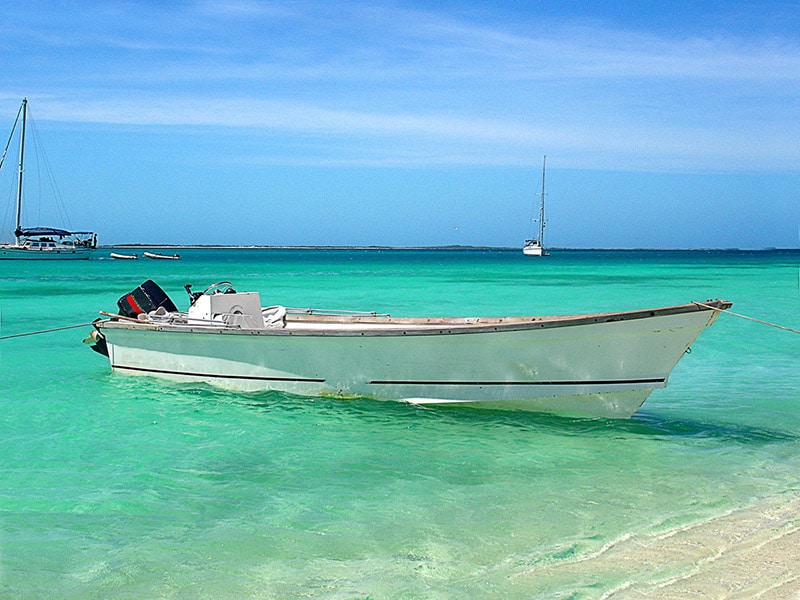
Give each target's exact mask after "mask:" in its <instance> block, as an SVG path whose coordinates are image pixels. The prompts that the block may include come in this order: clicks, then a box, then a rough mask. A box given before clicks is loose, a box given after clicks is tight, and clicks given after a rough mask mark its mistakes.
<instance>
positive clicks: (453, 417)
mask: <svg viewBox="0 0 800 600" xmlns="http://www.w3.org/2000/svg"><path fill="white" fill-rule="evenodd" d="M103 377H107V378H109V379H111V380H113V381H114V385H115V387H116V386H117V385H119V386H122V387H123V388H125V390H124V391H122V393H123V394H124V395H126V396H128V397H131V398H142V397H145V398H151V399H152V400H153V401H156V402H159V403H162V402H163V403H170V402H176V403H178V404H180V405H186V404H187V403H188V404H191V405H192V407H193V409H194V410H196V411H203V410H208V411H210V412H214V411H216V410H218V409H219V408H220V407H223V406H241V407H243V408H245V409H247V410H252V411H258V412H260V413H265V414H266V413H273V414H281V413H282V414H295V413H301V412H303V413H309V412H310V413H312V414H313V415H314V416H315V417H317V418H320V419H326V418H332V419H333V420H340V419H349V420H352V419H358V420H359V421H363V422H364V424H365V425H378V426H380V424H381V423H383V424H390V425H391V426H393V427H396V426H398V425H400V426H402V427H412V426H413V427H415V428H416V427H424V426H425V425H426V424H432V425H434V424H435V425H437V426H452V427H454V428H459V429H460V430H461V433H462V434H464V433H468V432H469V430H470V429H472V430H474V432H475V434H476V435H478V434H479V433H481V432H485V431H486V430H487V429H505V430H510V431H521V432H531V433H534V434H535V433H542V434H547V435H557V436H571V437H573V436H574V437H577V436H580V437H584V438H592V437H596V438H598V439H609V438H617V437H619V438H649V439H655V440H663V441H667V442H670V441H680V442H697V443H733V444H739V445H742V446H750V447H752V446H763V445H769V444H776V443H777V444H781V443H796V442H800V436H799V435H797V434H794V433H791V432H788V431H782V430H780V429H767V428H764V427H756V426H750V425H746V424H741V423H729V422H718V421H711V420H708V421H704V420H698V419H691V418H686V419H682V418H673V417H664V416H660V415H657V414H654V413H648V412H640V413H637V414H636V415H634V416H633V417H631V418H630V419H607V418H602V417H569V416H563V415H558V414H550V413H539V412H533V411H520V410H505V409H494V408H484V407H476V406H456V405H418V404H410V403H404V402H393V401H385V400H377V399H374V398H369V397H363V396H352V397H340V396H302V395H297V394H291V393H288V392H280V391H254V392H239V391H231V390H226V389H222V388H219V387H216V386H214V385H210V384H206V383H202V382H195V383H186V382H172V381H165V380H162V379H155V378H150V377H136V378H130V377H127V376H118V375H116V374H113V373H107V374H104V376H103ZM131 388H135V389H131Z"/></svg>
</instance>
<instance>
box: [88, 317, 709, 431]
mask: <svg viewBox="0 0 800 600" xmlns="http://www.w3.org/2000/svg"><path fill="white" fill-rule="evenodd" d="M678 308H681V309H680V310H678ZM717 314H718V312H716V311H710V310H702V309H701V308H699V307H697V306H695V305H685V306H684V307H672V308H671V309H657V310H655V311H641V312H636V313H616V314H611V315H608V314H607V315H589V316H584V317H574V318H557V319H553V320H540V319H534V318H531V319H530V321H529V322H523V321H514V320H511V319H510V320H508V321H507V322H504V321H503V320H502V319H500V320H497V321H498V322H497V323H496V324H493V325H485V326H471V327H462V326H457V325H453V326H448V324H447V323H446V322H445V321H442V325H441V326H440V327H439V326H437V327H426V328H414V327H398V328H394V329H392V328H384V329H373V330H370V329H364V328H352V329H335V328H321V329H317V330H313V329H302V328H298V327H294V328H293V327H292V326H287V328H285V329H259V330H255V329H250V330H248V329H228V328H213V327H192V326H188V325H166V324H165V325H158V324H147V325H140V324H138V323H126V322H124V321H113V320H112V321H101V322H99V323H98V324H97V327H98V330H99V331H100V332H101V334H102V335H103V336H104V338H105V342H106V344H107V347H108V356H109V359H110V363H111V366H112V368H113V369H114V370H116V371H119V372H124V373H131V374H142V375H153V376H158V377H165V378H169V379H174V380H181V381H203V382H208V383H211V384H214V385H218V386H221V387H225V388H228V389H234V390H241V391H256V390H278V391H283V392H289V393H293V394H300V395H306V396H313V395H326V396H348V397H349V396H364V397H372V398H377V399H383V400H400V401H406V402H411V403H415V404H469V405H479V406H484V407H493V408H514V409H520V408H524V409H528V410H533V411H542V412H556V413H560V414H569V415H582V416H601V417H609V418H627V417H630V416H631V415H632V414H634V413H635V412H636V411H637V410H638V409H639V407H640V406H641V405H642V403H643V402H644V401H645V400H646V399H647V397H648V395H649V394H650V393H651V392H652V391H653V390H655V389H659V388H663V387H665V386H666V383H667V378H668V377H669V373H670V371H671V370H672V368H673V367H674V366H675V364H676V363H677V362H678V360H679V359H680V358H681V357H682V356H683V354H684V353H685V352H686V350H687V348H688V347H689V346H690V345H691V344H692V343H693V342H694V340H695V339H696V338H697V336H698V335H699V334H700V332H701V331H702V330H703V329H704V328H705V327H707V326H708V325H710V324H711V323H712V322H713V321H714V319H715V318H716V316H717Z"/></svg>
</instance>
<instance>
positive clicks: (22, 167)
mask: <svg viewBox="0 0 800 600" xmlns="http://www.w3.org/2000/svg"><path fill="white" fill-rule="evenodd" d="M27 120H28V99H27V98H23V99H22V129H21V130H20V136H19V175H18V177H17V226H16V228H15V229H14V236H15V237H16V239H17V244H18V245H19V240H20V238H19V231H20V219H21V217H22V174H23V173H24V172H25V124H26V122H27Z"/></svg>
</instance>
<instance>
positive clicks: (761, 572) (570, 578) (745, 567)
mask: <svg viewBox="0 0 800 600" xmlns="http://www.w3.org/2000/svg"><path fill="white" fill-rule="evenodd" d="M548 571H549V572H548ZM531 576H533V573H531ZM535 578H536V579H537V581H543V580H544V581H547V580H549V583H550V584H553V585H555V586H557V587H561V585H560V584H562V583H563V588H561V589H569V588H570V587H571V584H572V585H575V584H576V583H577V582H580V583H578V585H579V586H580V588H583V589H585V588H587V587H592V581H597V580H599V581H609V580H617V581H621V582H622V583H620V584H619V585H618V586H617V587H616V588H615V589H611V590H606V591H605V593H604V594H603V595H602V596H601V597H602V598H604V599H611V598H613V599H614V600H621V599H629V598H659V599H673V598H675V599H677V598H687V597H691V598H717V599H743V598H800V496H792V497H790V498H786V497H782V496H781V497H777V498H772V499H770V500H767V501H764V502H761V503H758V504H755V505H753V506H750V507H747V508H744V509H739V510H736V511H733V512H731V513H728V514H726V515H724V516H720V517H717V518H714V519H711V520H708V521H702V522H699V523H696V524H694V525H691V526H687V527H683V528H680V529H676V530H674V531H670V532H667V533H662V534H659V535H649V536H632V537H627V538H625V539H623V540H621V541H620V542H618V543H616V544H612V545H610V546H609V547H607V548H605V549H604V550H603V551H602V552H600V553H598V554H596V555H594V556H592V557H590V558H587V559H584V560H580V561H576V562H572V563H561V564H558V565H553V566H551V567H546V568H544V569H542V568H541V567H539V568H537V569H536V573H535ZM570 582H571V583H570Z"/></svg>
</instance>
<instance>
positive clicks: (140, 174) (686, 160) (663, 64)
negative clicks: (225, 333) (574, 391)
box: [0, 0, 800, 248]
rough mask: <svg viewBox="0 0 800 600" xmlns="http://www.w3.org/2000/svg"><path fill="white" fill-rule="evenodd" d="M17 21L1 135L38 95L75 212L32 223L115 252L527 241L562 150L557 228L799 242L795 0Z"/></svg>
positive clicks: (583, 238)
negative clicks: (126, 246)
mask: <svg viewBox="0 0 800 600" xmlns="http://www.w3.org/2000/svg"><path fill="white" fill-rule="evenodd" d="M3 13H4V16H3V19H2V21H0V40H2V41H0V59H2V64H3V69H2V70H0V135H2V136H3V140H5V139H6V136H7V132H8V131H10V128H11V125H12V123H13V119H14V116H15V114H16V111H17V109H18V107H19V103H20V101H21V99H22V97H23V96H27V97H28V98H29V101H30V108H31V115H32V117H33V120H34V124H35V127H36V131H37V133H38V136H39V137H40V138H41V139H42V141H43V144H44V148H45V151H46V153H47V158H48V160H49V163H50V164H51V166H52V170H53V173H54V177H55V179H56V181H57V184H58V190H59V192H60V196H61V197H62V198H63V203H64V205H65V207H66V210H67V212H68V214H69V221H68V222H67V223H62V222H61V221H60V220H59V219H56V218H55V217H51V216H50V213H49V212H48V211H49V209H48V208H47V204H46V201H45V200H42V201H41V204H38V202H39V200H36V201H33V200H30V201H29V203H28V204H29V205H30V206H31V207H33V208H31V209H30V211H29V215H28V216H29V218H28V219H27V220H26V224H28V225H34V224H40V225H48V224H49V225H61V224H64V225H69V226H72V227H75V228H89V229H94V230H96V231H98V232H99V234H100V241H101V243H125V242H143V243H178V244H191V243H198V244H265V245H308V244H310V245H316V244H319V245H397V246H415V245H445V244H464V245H490V246H512V247H513V246H519V245H520V244H521V243H522V241H523V240H524V238H525V237H528V236H529V235H530V234H531V232H532V224H531V215H532V207H533V205H534V203H535V202H536V201H537V194H538V191H539V187H540V177H541V163H542V156H543V155H545V154H546V155H547V156H548V159H547V160H548V172H547V184H548V185H547V192H548V196H547V208H548V227H547V243H548V245H551V246H560V247H579V248H580V247H620V248H628V247H664V248H669V247H681V248H685V247H743V248H765V247H792V248H794V247H798V246H800V10H798V5H797V2H796V1H795V2H748V3H739V2H735V1H734V2H711V1H696V2H690V1H685V2H684V1H670V0H665V1H663V2H660V3H643V2H633V1H623V2H614V3H600V2H598V3H587V2H577V1H573V2H555V1H552V2H551V1H542V2H536V1H535V0H530V1H510V2H502V3H494V2H478V1H471V2H447V1H444V2H422V1H419V2H411V1H409V2H392V1H389V2H351V3H344V2H321V1H314V2H306V1H302V0H300V1H295V2H262V1H255V0H252V1H236V0H224V1H223V0H204V1H196V2H191V1H185V2H161V1H158V2H155V1H136V0H131V1H127V2H114V1H106V2H93V1H92V0H82V1H80V2H69V1H66V2H65V1H55V0H41V1H36V2H25V3H13V4H10V5H9V6H4V10H3ZM29 163H30V161H29ZM10 166H11V167H12V168H9V164H8V163H7V164H6V166H4V167H3V172H2V173H0V181H1V182H3V186H4V187H0V193H1V194H2V196H0V201H2V200H4V199H5V198H6V196H7V192H6V189H8V188H10V186H11V184H10V183H7V182H6V181H5V178H6V176H7V175H8V172H13V161H12V164H11V165H10ZM31 193H32V192H31ZM29 195H30V194H29ZM3 208H4V206H3ZM0 214H3V213H0ZM5 215H6V220H5V221H4V223H3V224H4V225H5V228H4V230H3V232H2V233H0V240H4V239H8V238H9V236H10V229H11V228H12V227H9V224H10V221H9V219H8V210H5ZM37 220H39V221H41V222H38V223H32V222H30V221H37ZM54 220H55V221H56V222H54ZM45 221H46V222H45Z"/></svg>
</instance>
